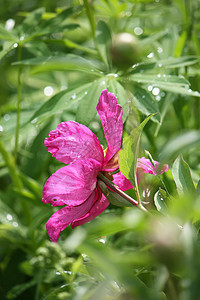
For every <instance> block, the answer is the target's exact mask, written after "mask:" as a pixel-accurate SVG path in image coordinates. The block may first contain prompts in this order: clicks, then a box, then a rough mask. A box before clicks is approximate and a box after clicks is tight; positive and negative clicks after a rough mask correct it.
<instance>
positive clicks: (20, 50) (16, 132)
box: [14, 44, 22, 161]
mask: <svg viewBox="0 0 200 300" xmlns="http://www.w3.org/2000/svg"><path fill="white" fill-rule="evenodd" d="M21 57H22V47H21V45H20V44H19V45H18V56H17V61H18V62H19V61H20V60H21ZM21 90H22V86H21V66H18V75H17V121H16V131H15V149H14V158H15V161H17V153H18V147H19V128H20V114H21V94H22V93H21Z"/></svg>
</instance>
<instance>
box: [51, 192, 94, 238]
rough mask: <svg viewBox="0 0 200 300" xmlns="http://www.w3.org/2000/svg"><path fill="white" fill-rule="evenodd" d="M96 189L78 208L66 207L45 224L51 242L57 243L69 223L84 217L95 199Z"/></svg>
mask: <svg viewBox="0 0 200 300" xmlns="http://www.w3.org/2000/svg"><path fill="white" fill-rule="evenodd" d="M96 193H97V192H96V189H95V190H94V191H93V192H92V194H91V195H90V196H89V197H88V198H87V200H86V201H85V202H84V203H82V204H81V205H79V206H66V207H64V208H61V209H60V210H58V211H57V212H56V213H54V214H53V215H52V216H51V218H50V219H49V220H48V222H47V224H46V228H47V232H48V235H49V237H50V239H51V241H52V242H57V240H58V238H59V235H60V232H61V231H63V230H64V229H65V228H66V227H67V226H68V225H69V224H70V223H71V222H73V221H74V220H76V219H79V218H80V217H81V216H83V215H85V214H86V213H87V212H88V211H89V210H90V208H91V206H92V204H93V202H94V201H95V198H96Z"/></svg>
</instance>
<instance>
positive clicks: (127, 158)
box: [119, 115, 152, 187]
mask: <svg viewBox="0 0 200 300" xmlns="http://www.w3.org/2000/svg"><path fill="white" fill-rule="evenodd" d="M151 117H152V115H150V116H148V117H147V118H146V119H145V120H144V121H143V122H142V123H141V124H140V125H139V126H138V127H137V128H135V129H133V130H132V131H131V134H130V136H128V137H126V138H124V140H123V147H122V150H121V151H120V156H119V169H120V171H121V172H122V174H124V176H125V177H126V178H127V179H129V180H130V182H131V183H132V185H133V186H135V187H136V186H137V178H136V167H137V158H138V151H139V143H140V138H141V134H142V131H143V129H144V126H145V125H146V123H147V122H148V121H149V120H150V118H151Z"/></svg>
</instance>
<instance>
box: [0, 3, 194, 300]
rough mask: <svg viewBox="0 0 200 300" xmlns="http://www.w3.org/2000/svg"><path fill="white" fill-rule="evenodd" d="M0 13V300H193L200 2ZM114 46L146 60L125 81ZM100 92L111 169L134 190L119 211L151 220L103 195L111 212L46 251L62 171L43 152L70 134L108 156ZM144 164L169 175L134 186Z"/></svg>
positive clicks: (39, 7) (21, 7)
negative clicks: (115, 135)
mask: <svg viewBox="0 0 200 300" xmlns="http://www.w3.org/2000/svg"><path fill="white" fill-rule="evenodd" d="M1 4H2V5H1V11H0V67H1V75H2V76H1V78H0V90H1V100H0V295H1V296H0V298H1V299H2V300H4V299H16V300H19V299H20V300H23V299H34V300H53V299H73V300H79V299H80V300H82V299H85V300H86V299H96V300H102V299H103V300H104V299H105V300H106V299H109V300H110V299H119V300H123V299H138V300H140V299H141V300H142V299H147V300H148V299H152V300H157V299H170V300H171V299H172V300H175V299H184V300H190V299H199V298H200V288H199V286H200V284H199V283H200V282H199V280H200V279H199V278H200V259H199V251H200V244H199V224H200V180H199V177H200V164H199V162H200V155H199V145H200V123H199V120H200V102H199V101H200V100H199V98H200V83H199V82H200V80H199V76H200V72H199V55H200V42H199V39H200V27H199V18H200V13H199V11H200V1H199V0H188V1H184V0H163V1H151V0H137V1H136V0H129V1H128V0H127V1H122V0H114V1H113V0H108V1H104V0H94V1H89V0H84V1H78V0H72V1H70V0H67V1H58V2H56V1H54V2H52V1H34V2H33V1H29V0H28V1H24V0H20V1H3V2H2V3H1ZM122 32H127V33H130V34H132V35H135V36H137V39H138V43H139V49H140V53H139V54H140V55H139V56H140V62H139V63H137V64H135V65H133V66H130V67H126V68H124V67H123V66H121V67H120V65H118V66H117V65H113V64H112V59H111V57H110V46H111V41H112V38H113V37H114V36H115V35H117V34H119V33H122ZM129 55H130V56H131V54H130V53H129ZM130 61H134V57H130ZM103 89H108V91H109V92H112V93H114V94H115V95H116V96H117V99H118V103H119V104H121V106H122V107H123V122H124V133H123V146H122V148H123V149H122V150H121V153H120V159H119V165H120V170H121V172H122V173H123V174H124V175H125V176H126V177H127V178H128V179H129V180H130V181H131V182H132V184H133V185H134V187H135V188H134V189H132V190H129V191H127V194H126V195H127V199H131V198H132V199H137V201H139V202H141V203H140V205H139V206H140V207H142V208H144V207H145V208H146V209H147V210H148V211H149V213H145V209H143V211H142V210H139V209H138V208H137V207H134V206H133V205H132V204H130V202H129V201H128V200H127V201H125V200H124V197H121V196H120V195H119V194H117V196H116V193H115V192H113V191H112V190H110V189H108V187H107V186H106V185H104V184H103V183H102V182H101V188H102V191H103V193H104V194H105V195H106V196H107V197H108V199H109V201H110V202H111V204H110V206H109V207H108V208H107V209H106V210H105V211H104V212H103V213H102V214H101V215H100V216H98V217H97V218H96V219H94V220H93V221H91V222H90V223H87V224H84V225H83V226H80V227H77V228H75V229H74V230H71V229H70V228H67V229H66V230H65V231H63V232H62V235H61V237H60V239H59V242H58V243H57V244H53V243H51V242H50V241H49V238H48V236H47V233H46V228H45V223H46V222H47V220H48V218H49V217H50V216H51V215H52V213H53V212H54V211H55V208H52V207H50V206H48V205H44V204H43V203H42V201H41V199H42V189H43V185H44V183H45V181H46V180H47V178H48V177H49V176H50V175H51V174H52V173H53V172H54V171H55V170H57V169H58V168H59V167H60V165H61V164H60V163H59V162H58V161H56V160H55V159H53V158H51V156H50V154H49V153H47V151H46V149H45V147H44V138H45V137H47V136H48V133H49V131H51V130H53V129H55V128H56V126H57V124H59V123H60V122H62V121H68V120H76V121H77V122H79V123H82V124H84V125H86V126H88V127H89V128H90V129H91V130H92V131H93V132H94V133H95V134H96V135H97V137H98V139H99V141H100V143H101V144H102V145H104V146H105V148H106V145H105V140H104V139H103V134H102V128H101V125H100V123H99V118H96V116H97V114H96V105H97V102H98V98H99V96H100V93H101V91H102V90H103ZM145 150H148V151H149V152H145ZM144 153H149V159H150V160H151V159H152V158H151V155H152V157H153V158H154V159H155V160H158V161H160V162H165V163H168V164H169V168H170V170H169V171H168V172H166V173H165V174H163V175H159V176H157V177H155V176H151V175H149V174H145V176H144V177H143V178H142V179H141V183H140V185H139V186H138V185H137V179H136V163H137V158H138V157H141V156H144V155H145V154H144ZM150 153H151V155H150ZM183 157H184V158H183ZM134 201H136V200H134Z"/></svg>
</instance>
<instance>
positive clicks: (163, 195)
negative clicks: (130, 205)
mask: <svg viewBox="0 0 200 300" xmlns="http://www.w3.org/2000/svg"><path fill="white" fill-rule="evenodd" d="M168 199H169V197H168V195H167V192H166V191H164V190H162V189H159V190H158V191H157V192H156V193H155V195H154V204H155V206H156V208H157V210H158V211H159V212H161V213H163V214H166V213H167V212H168V208H167V205H166V202H167V201H168Z"/></svg>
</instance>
